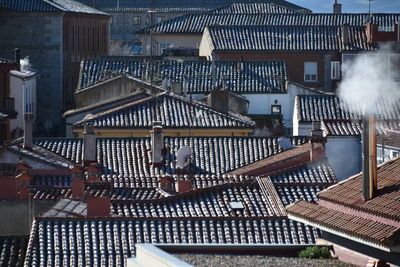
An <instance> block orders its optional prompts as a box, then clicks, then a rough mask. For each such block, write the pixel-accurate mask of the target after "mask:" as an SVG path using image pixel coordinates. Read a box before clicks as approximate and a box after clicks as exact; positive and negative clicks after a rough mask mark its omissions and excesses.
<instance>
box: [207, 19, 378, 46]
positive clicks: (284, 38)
mask: <svg viewBox="0 0 400 267" xmlns="http://www.w3.org/2000/svg"><path fill="white" fill-rule="evenodd" d="M349 32H350V37H349V44H345V43H344V42H343V36H342V27H336V26H253V25H248V26H208V27H207V28H206V29H205V30H204V35H203V38H206V40H207V41H208V43H209V44H210V48H211V49H212V50H214V51H302V52H304V51H360V50H373V47H372V45H370V44H369V43H368V42H367V35H366V32H365V29H364V27H356V26H352V27H350V30H349ZM203 41H204V40H203Z"/></svg>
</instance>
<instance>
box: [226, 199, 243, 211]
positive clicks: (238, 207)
mask: <svg viewBox="0 0 400 267" xmlns="http://www.w3.org/2000/svg"><path fill="white" fill-rule="evenodd" d="M229 206H230V207H231V209H233V210H242V209H244V206H243V203H242V202H240V201H231V202H229Z"/></svg>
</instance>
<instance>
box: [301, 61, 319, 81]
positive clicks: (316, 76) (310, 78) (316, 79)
mask: <svg viewBox="0 0 400 267" xmlns="http://www.w3.org/2000/svg"><path fill="white" fill-rule="evenodd" d="M311 64H313V65H314V66H315V73H311V71H310V72H309V73H308V69H310V67H306V66H307V65H309V66H311ZM312 68H314V67H312ZM307 76H308V77H307ZM313 76H315V79H312V78H313ZM304 81H305V82H318V62H316V61H306V62H304Z"/></svg>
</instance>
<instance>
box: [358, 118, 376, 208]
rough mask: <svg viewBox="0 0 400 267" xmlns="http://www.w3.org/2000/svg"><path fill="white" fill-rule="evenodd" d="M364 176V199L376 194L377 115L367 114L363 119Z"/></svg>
mask: <svg viewBox="0 0 400 267" xmlns="http://www.w3.org/2000/svg"><path fill="white" fill-rule="evenodd" d="M362 134H363V167H362V171H363V178H362V196H363V199H364V201H367V200H370V199H372V198H374V197H375V196H376V192H377V188H378V182H377V161H376V117H375V116H374V115H365V116H364V121H363V133H362Z"/></svg>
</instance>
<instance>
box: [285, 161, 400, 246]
mask: <svg viewBox="0 0 400 267" xmlns="http://www.w3.org/2000/svg"><path fill="white" fill-rule="evenodd" d="M399 169H400V159H399V158H397V159H394V160H392V161H389V162H386V163H384V164H382V165H380V166H379V167H378V191H377V196H376V197H374V198H372V199H371V200H368V201H363V199H362V192H361V191H362V188H361V184H362V181H361V179H362V174H358V175H355V176H353V177H350V178H349V179H347V180H344V181H342V182H340V183H338V184H336V185H333V186H331V187H329V188H327V189H325V190H323V191H321V192H319V193H318V194H317V196H318V198H319V201H318V202H306V201H304V200H301V201H298V202H296V203H295V204H293V205H290V206H289V207H288V208H287V210H288V213H289V215H290V217H291V218H294V219H296V220H299V221H301V222H307V223H309V224H311V225H313V226H316V227H319V228H323V229H324V230H325V231H328V232H335V233H336V234H339V235H342V236H343V235H346V236H347V238H349V237H350V238H356V239H357V240H359V242H370V243H369V244H373V245H374V246H376V247H379V248H381V249H384V250H387V249H388V247H389V249H390V247H392V246H398V244H399V243H398V242H399V240H400V236H399V233H400V231H399V229H400V215H399V214H400V184H399V180H398V176H399ZM390 250H391V249H390Z"/></svg>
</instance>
